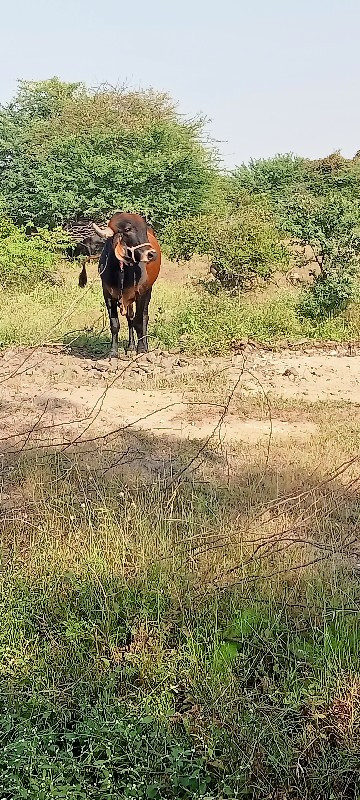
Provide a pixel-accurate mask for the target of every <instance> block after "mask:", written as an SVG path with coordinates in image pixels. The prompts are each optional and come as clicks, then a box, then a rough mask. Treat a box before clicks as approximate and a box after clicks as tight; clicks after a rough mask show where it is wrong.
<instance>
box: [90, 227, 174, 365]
mask: <svg viewBox="0 0 360 800" xmlns="http://www.w3.org/2000/svg"><path fill="white" fill-rule="evenodd" d="M94 229H95V231H96V232H97V233H98V234H99V235H100V236H102V237H103V238H104V239H106V243H105V246H104V249H103V252H102V254H101V257H100V261H99V273H100V276H101V282H102V287H103V294H104V300H105V303H106V307H107V310H108V314H109V319H110V330H111V336H112V342H111V351H110V355H111V356H117V353H118V338H119V329H120V323H119V316H118V308H120V313H121V314H123V315H126V318H127V321H128V327H129V344H128V350H135V349H136V351H137V352H138V353H146V352H147V351H148V349H149V347H148V340H147V325H148V319H149V316H148V309H149V302H150V298H151V290H152V286H153V284H154V283H155V281H156V279H157V277H158V275H159V272H160V264H161V250H160V245H159V242H158V241H157V238H156V236H155V234H154V231H153V230H152V228H151V226H149V225H148V224H147V222H146V220H145V219H144V218H143V217H142V216H140V214H129V213H123V212H120V211H118V212H117V213H116V214H113V216H112V217H111V219H110V220H109V223H108V225H107V227H106V228H104V229H102V228H99V227H98V226H97V225H95V224H94ZM86 282H87V275H86V268H85V267H84V268H83V269H82V271H81V273H80V277H79V284H80V286H85V285H86ZM134 304H135V312H134ZM134 330H135V331H136V334H137V346H136V344H135V336H134Z"/></svg>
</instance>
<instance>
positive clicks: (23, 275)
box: [0, 208, 68, 289]
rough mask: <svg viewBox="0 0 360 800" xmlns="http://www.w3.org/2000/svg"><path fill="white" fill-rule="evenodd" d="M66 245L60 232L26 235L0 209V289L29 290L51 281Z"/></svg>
mask: <svg viewBox="0 0 360 800" xmlns="http://www.w3.org/2000/svg"><path fill="white" fill-rule="evenodd" d="M67 245H68V240H67V237H66V236H65V235H64V232H63V231H62V230H54V231H52V232H51V233H50V231H49V230H47V229H46V228H39V229H38V230H37V231H36V233H34V234H33V235H32V236H27V235H26V231H25V228H17V227H16V225H14V223H13V222H12V221H11V220H10V219H9V218H8V217H7V216H6V215H5V214H4V212H2V211H1V208H0V276H1V277H0V287H1V288H2V289H8V288H12V287H21V286H24V288H26V289H32V288H33V287H34V286H35V285H36V284H37V283H40V282H41V281H43V280H47V281H48V280H51V275H52V273H53V270H54V267H55V265H56V263H57V262H58V261H59V258H60V257H61V254H62V253H63V251H64V250H65V249H66V246H67Z"/></svg>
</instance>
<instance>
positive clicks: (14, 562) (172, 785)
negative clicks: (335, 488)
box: [0, 400, 360, 800]
mask: <svg viewBox="0 0 360 800" xmlns="http://www.w3.org/2000/svg"><path fill="white" fill-rule="evenodd" d="M242 404H243V400H242ZM327 434H328V437H329V435H330V436H331V435H332V436H334V435H335V436H336V435H337V434H338V431H337V432H336V434H335V433H333V432H332V431H331V429H330V431H329V426H328V425H327ZM303 446H304V445H303V442H302V443H301V446H300V445H299V450H298V453H299V456H300V458H301V450H302V448H303ZM332 446H333V440H330V441H329V443H328V446H327V447H328V449H327V457H328V458H329V457H332V458H333V451H332ZM288 448H289V445H288V442H287V443H286V445H285V446H284V451H283V453H282V456H281V457H283V458H284V459H285V461H286V453H287V451H288ZM243 450H244V448H243V447H242V451H243ZM291 452H292V456H290V457H293V456H294V450H292V451H291ZM97 457H98V459H99V460H98V461H97V462H96V467H95V469H91V468H90V467H88V469H87V473H86V474H87V480H86V482H84V479H83V477H84V476H83V473H82V470H81V468H80V469H79V466H80V463H79V461H78V460H77V459H76V460H75V459H73V458H72V457H71V456H70V455H69V454H67V455H66V457H64V458H63V459H62V458H61V456H59V455H54V454H53V455H49V456H45V455H44V454H43V453H42V456H41V458H39V457H38V458H37V459H36V458H34V459H32V458H30V459H29V458H27V459H24V460H21V461H20V460H19V459H18V461H17V464H16V467H13V469H12V470H11V473H10V475H9V477H8V478H7V479H6V488H7V489H8V488H9V486H8V484H7V480H9V482H10V485H11V487H12V490H13V491H14V492H15V493H17V492H19V491H20V489H21V492H22V494H21V497H22V510H23V516H20V514H19V513H18V514H17V515H16V518H14V516H13V515H9V514H8V515H6V516H5V517H4V519H3V520H2V542H3V544H2V547H3V551H2V555H3V558H4V560H5V558H6V566H7V569H6V571H5V570H3V573H2V575H1V576H0V611H1V614H0V710H1V715H0V737H1V744H2V747H1V751H0V791H1V797H4V798H17V797H19V798H26V800H50V798H61V797H66V798H67V800H85V798H94V800H95V798H100V800H110V798H111V799H112V800H115V798H128V799H129V798H154V800H185V798H189V799H190V800H198V798H199V797H204V798H205V797H206V798H211V799H212V800H219V798H224V797H230V798H232V797H241V796H244V797H248V798H254V799H255V798H256V800H266V799H267V798H269V795H270V796H276V794H278V793H279V792H283V791H284V790H286V791H287V792H290V793H291V792H294V791H296V796H303V795H304V794H305V792H306V796H307V797H308V798H309V800H315V798H318V797H320V796H326V797H327V796H329V797H330V796H331V794H330V792H331V791H333V792H335V797H336V796H339V797H341V796H342V794H341V792H342V791H344V792H345V789H347V788H348V787H349V785H350V786H351V785H352V784H353V783H354V782H356V781H357V778H358V770H359V766H360V764H359V730H358V717H357V715H358V710H359V698H360V695H359V682H358V678H357V672H358V663H359V621H358V615H357V614H355V613H352V610H356V608H357V605H358V592H357V581H356V579H354V580H351V579H350V578H348V579H347V578H346V577H345V576H344V575H340V574H339V571H338V570H336V567H335V564H336V561H335V559H334V561H333V562H331V566H330V567H328V569H327V570H326V572H324V574H322V572H321V571H319V572H316V573H314V572H313V571H312V570H309V571H308V572H307V573H306V574H305V575H304V574H303V573H301V572H300V573H299V574H297V580H296V587H295V588H294V583H293V582H292V581H290V582H289V584H288V585H287V583H286V581H279V576H278V575H276V576H275V577H274V579H273V580H272V581H269V580H267V581H266V582H265V581H262V580H261V573H262V572H264V571H265V570H266V568H267V569H269V567H270V565H272V567H274V554H273V551H272V550H271V551H270V552H269V554H268V556H266V555H263V556H262V561H261V566H260V565H259V566H258V568H256V566H255V565H256V561H254V562H253V563H251V559H250V562H249V561H248V556H249V555H250V552H251V551H248V550H247V547H248V545H247V540H248V539H249V538H250V537H249V534H250V531H249V528H248V525H249V523H250V524H251V533H253V532H255V530H256V529H257V528H256V527H255V528H253V519H252V516H251V513H250V512H255V509H256V511H257V514H258V508H259V501H260V502H263V501H264V499H265V498H266V497H267V496H268V495H267V491H268V489H269V488H270V485H271V484H270V483H269V482H270V481H271V477H270V476H269V477H268V478H266V477H265V478H264V482H263V485H262V486H259V484H258V481H257V480H256V482H255V481H254V476H253V478H252V479H250V476H251V466H250V464H248V463H247V461H248V451H247V450H246V451H245V452H243V457H244V459H245V460H244V466H243V470H244V473H243V478H244V480H243V481H242V480H239V481H238V482H237V483H236V484H235V485H233V486H232V487H228V488H227V489H226V490H224V489H220V488H216V487H215V486H213V485H211V484H209V483H207V484H206V485H204V483H203V482H199V483H197V482H196V481H195V480H193V482H192V485H191V486H190V485H183V486H181V487H180V488H179V490H178V492H177V495H176V497H175V498H174V496H173V492H172V491H171V490H170V493H169V491H167V490H166V489H164V488H163V487H162V486H161V485H160V484H159V483H154V484H152V485H147V486H146V487H142V488H141V487H139V488H137V489H136V488H134V487H132V488H130V487H129V486H128V485H127V484H126V482H124V480H123V479H120V477H119V478H118V479H115V480H114V481H113V482H112V483H110V484H108V483H107V480H106V478H103V477H101V474H102V472H103V465H104V464H108V458H109V454H108V452H107V453H106V454H105V456H104V457H105V461H103V460H102V456H101V454H100V452H99V451H98V452H97ZM317 457H318V451H317V450H315V452H314V456H313V461H311V466H313V465H314V464H315V463H317V461H316V459H317ZM288 458H289V456H288ZM86 461H88V459H87V458H86ZM280 463H281V461H279V463H278V465H277V466H279V469H278V471H277V472H276V481H277V485H278V486H279V488H280V489H281V488H282V481H283V479H284V477H283V474H284V469H285V465H284V463H282V468H281V469H280ZM69 467H72V469H69ZM98 467H100V470H99V469H98ZM289 472H291V470H289ZM324 474H326V467H325V465H324ZM256 477H257V476H256ZM266 481H267V482H268V483H267V484H266V483H265V482H266ZM279 482H280V483H279ZM264 484H265V485H264ZM54 485H55V486H56V488H57V491H56V494H53V493H52V492H51V487H52V486H54ZM170 499H171V503H172V515H171V520H169V517H168V514H169V511H168V507H169V500H170ZM324 502H325V507H324V508H322V503H324ZM346 503H347V511H346V513H347V515H348V518H349V519H350V522H349V525H350V526H351V528H350V530H351V533H355V532H356V526H357V524H358V514H357V513H356V511H355V506H354V503H351V502H350V500H349V497H348V496H347V498H346ZM24 508H26V509H27V510H26V512H25V511H24ZM241 509H243V514H244V517H242V515H241ZM305 510H306V511H307V514H309V507H308V506H306V505H303V506H302V507H301V509H300V510H299V501H298V502H297V503H296V506H295V507H292V506H290V505H289V507H288V510H287V519H286V524H287V525H288V524H291V523H293V524H294V525H295V524H296V521H297V522H298V520H299V516H297V514H301V517H300V518H301V519H302V520H303V519H304V516H305ZM351 511H352V515H351ZM331 512H332V513H333V496H331V497H328V498H327V501H326V494H324V495H320V496H319V499H318V507H317V513H316V526H317V536H316V544H317V547H320V548H321V545H322V543H323V542H324V543H325V545H326V553H328V547H329V544H328V542H329V540H330V541H331V538H330V537H331V536H332V535H333V534H334V531H331V530H330V533H329V525H331V524H332V523H331V519H332V515H331ZM25 514H26V516H25ZM314 518H315V517H314ZM130 520H131V522H130ZM243 522H246V523H247V525H245V531H244V537H243V535H242V533H240V531H242V530H243V529H242V528H240V529H239V525H240V524H241V525H242V524H243ZM170 523H171V525H170ZM234 524H235V528H234V527H233V526H234ZM309 524H310V525H311V524H313V518H312V517H311V518H310V520H309ZM94 530H96V531H97V535H96V537H94V535H93V533H94ZM34 532H35V533H34ZM214 536H215V537H216V539H215V540H214ZM323 537H325V538H324V539H323ZM209 540H210V542H211V545H210V546H209ZM224 540H225V547H226V553H228V554H229V555H228V556H227V561H226V564H227V566H228V567H229V566H230V565H231V566H233V567H235V566H236V564H237V560H238V559H239V562H238V568H239V564H241V577H242V582H241V588H240V589H239V591H237V590H236V587H233V588H231V587H228V588H227V590H226V592H221V593H218V592H217V591H216V589H215V588H213V587H212V586H211V584H210V582H209V585H208V587H207V591H206V593H204V595H202V594H201V589H200V587H201V577H202V575H204V574H205V575H207V576H208V578H209V570H210V571H212V570H213V569H214V568H216V569H220V571H221V572H220V574H223V571H224ZM189 541H193V542H195V543H196V544H195V547H194V548H193V550H192V551H191V558H189ZM214 541H215V542H216V545H217V546H218V548H219V549H220V552H219V553H218V550H217V549H214ZM229 543H230V544H231V547H229ZM124 552H126V554H127V557H126V559H124ZM217 553H218V554H217ZM315 553H316V555H318V553H319V550H318V549H316V551H315ZM241 554H243V558H242V559H241ZM304 555H305V554H304V553H303V552H301V553H298V554H297V551H296V550H294V549H293V550H292V554H291V555H290V557H289V554H288V553H287V554H286V553H284V552H283V554H282V555H281V554H278V562H277V563H278V564H281V565H282V566H279V571H280V574H282V573H281V568H282V567H283V568H284V569H285V567H286V566H289V565H291V568H292V569H293V568H294V559H296V558H297V557H300V559H302V557H303V556H304ZM307 555H308V554H307ZM194 559H195V563H194ZM228 559H229V560H228ZM283 559H284V560H283ZM305 560H306V559H305ZM295 563H296V562H295ZM257 569H258V570H259V571H257ZM218 574H219V573H218ZM265 574H266V573H265ZM199 578H200V583H199V590H198V599H197V602H195V603H194V592H193V589H192V588H191V587H192V585H193V581H194V580H198V579H199ZM254 578H256V580H255V581H254ZM199 595H200V597H199ZM264 708H265V709H266V724H264ZM330 762H331V769H329V763H330ZM299 765H300V767H301V769H300V768H299ZM336 792H338V793H339V794H336Z"/></svg>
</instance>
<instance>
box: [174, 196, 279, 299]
mask: <svg viewBox="0 0 360 800" xmlns="http://www.w3.org/2000/svg"><path fill="white" fill-rule="evenodd" d="M164 244H165V248H166V250H167V253H168V255H169V257H170V258H173V259H174V258H175V259H177V260H189V259H190V258H191V257H192V256H193V255H194V254H195V253H196V254H197V255H199V256H208V258H209V261H210V264H211V272H212V273H213V275H214V277H215V279H216V281H217V282H218V284H219V285H220V286H222V287H223V288H224V289H227V290H230V291H231V290H232V291H234V290H236V291H237V290H239V289H240V290H245V289H249V288H251V286H252V285H253V283H254V281H256V280H257V279H258V278H262V279H267V278H269V277H270V275H271V272H272V269H273V267H274V265H276V264H277V265H281V264H284V263H286V260H287V252H286V250H285V248H284V246H283V245H282V244H281V242H280V239H279V235H278V232H277V230H276V228H275V226H274V223H273V220H272V218H271V215H270V214H269V213H268V212H267V210H266V209H264V208H262V209H259V208H258V207H257V205H256V204H248V205H244V206H243V207H242V208H241V209H240V208H239V209H238V210H237V211H234V212H232V211H231V210H229V209H228V214H227V215H224V216H221V217H217V216H216V215H215V214H207V215H203V216H199V217H188V218H186V219H184V220H181V221H180V222H172V223H170V224H169V225H168V226H167V227H166V229H165V232H164Z"/></svg>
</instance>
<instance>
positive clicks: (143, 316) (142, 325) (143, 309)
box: [134, 289, 151, 353]
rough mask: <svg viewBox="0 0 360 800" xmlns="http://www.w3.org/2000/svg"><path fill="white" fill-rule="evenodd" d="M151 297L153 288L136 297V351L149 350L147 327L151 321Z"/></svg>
mask: <svg viewBox="0 0 360 800" xmlns="http://www.w3.org/2000/svg"><path fill="white" fill-rule="evenodd" d="M150 298H151V289H148V290H147V291H146V292H144V294H140V295H137V297H136V313H135V319H134V327H135V330H136V333H137V337H138V343H137V348H136V352H137V353H147V352H148V350H149V344H148V338H147V327H148V321H149V303H150Z"/></svg>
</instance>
